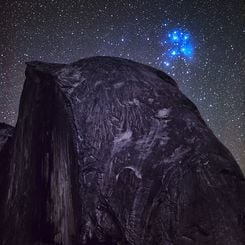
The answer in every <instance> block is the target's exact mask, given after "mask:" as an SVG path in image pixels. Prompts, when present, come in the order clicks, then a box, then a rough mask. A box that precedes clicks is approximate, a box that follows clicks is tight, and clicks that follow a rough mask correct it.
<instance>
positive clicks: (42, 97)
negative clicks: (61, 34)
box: [0, 57, 245, 245]
mask: <svg viewBox="0 0 245 245" xmlns="http://www.w3.org/2000/svg"><path fill="white" fill-rule="evenodd" d="M0 126H1V129H0V164H1V169H2V166H4V168H3V169H4V172H1V181H0V189H1V190H2V193H3V198H2V199H1V202H0V210H1V217H2V218H1V226H0V228H1V230H0V244H1V245H16V244H25V245H50V244H55V245H58V244H59V245H77V244H87V245H88V244H95V245H96V244H107V245H110V244H111V245H112V244H114V245H126V244H127V245H156V244H159V245H160V244H161V245H194V244H195V245H204V244H205V245H243V244H245V233H244V231H245V181H244V176H243V174H242V173H241V170H240V168H239V166H238V164H237V163H236V161H235V160H234V158H233V156H232V155H231V153H230V152H229V151H228V150H227V149H226V148H225V147H224V146H223V145H222V144H221V143H220V142H219V140H218V139H217V138H216V137H215V135H214V134H213V133H212V131H211V130H210V129H209V128H208V127H207V125H206V124H205V122H204V120H203V119H202V117H201V116H200V114H199V112H198V109H197V108H196V106H195V105H194V104H193V103H192V102H191V101H190V100H189V99H188V98H187V97H186V96H184V95H183V94H182V93H181V91H180V90H179V88H178V86H177V84H176V82H175V81H174V80H173V79H172V78H170V77H169V76H167V75H166V74H165V73H163V72H162V71H159V70H156V69H154V68H152V67H149V66H145V65H142V64H139V63H136V62H133V61H129V60H125V59H119V58H112V57H93V58H87V59H82V60H79V61H77V62H75V63H72V64H48V63H42V62H29V63H27V68H26V81H25V84H24V89H23V93H22V97H21V102H20V109H19V117H18V121H17V125H16V127H15V129H14V133H12V131H13V129H11V128H8V130H9V131H8V130H7V131H6V130H5V131H4V127H2V125H0ZM1 130H3V131H1ZM1 132H3V134H1ZM2 135H3V137H2ZM4 193H5V194H4Z"/></svg>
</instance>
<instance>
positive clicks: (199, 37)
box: [0, 0, 245, 171]
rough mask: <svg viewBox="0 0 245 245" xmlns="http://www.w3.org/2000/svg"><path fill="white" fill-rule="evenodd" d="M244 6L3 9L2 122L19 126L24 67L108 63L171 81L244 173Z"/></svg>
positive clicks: (88, 2) (54, 0) (96, 4)
mask: <svg viewBox="0 0 245 245" xmlns="http://www.w3.org/2000/svg"><path fill="white" fill-rule="evenodd" d="M244 5H245V2H244V1H243V0H232V1H231V0H193V1H192V0H158V1H156V0H148V1H147V0H131V1H130V0H97V1H96V0H83V1H82V0H80V1H79V0H77V1H75V0H72V1H68V0H67V1H65V0H38V1H34V0H26V1H24V0H18V1H14V0H12V1H11V0H6V1H0V13H1V17H0V32H1V37H0V121H3V122H6V123H9V124H12V125H15V122H16V118H17V115H18V106H19V98H20V94H21V91H22V86H23V82H24V78H25V77H24V70H25V62H26V61H30V60H41V61H46V62H59V63H70V62H73V61H76V60H78V59H81V58H84V57H88V56H95V55H109V56H119V57H123V58H128V59H132V60H135V61H138V62H141V63H144V64H148V65H151V66H154V67H156V68H158V69H161V70H163V71H165V72H166V73H168V74H169V75H171V76H172V77H173V78H174V79H175V80H176V81H177V83H178V84H179V87H180V88H181V90H182V91H183V93H184V94H186V95H187V96H188V97H189V98H190V99H191V100H192V101H193V102H194V103H195V104H196V105H197V106H198V108H199V110H200V112H201V114H202V116H203V118H204V119H205V121H206V122H207V124H208V125H209V127H210V128H211V129H212V130H213V131H214V133H215V134H216V136H217V137H218V138H219V139H220V140H221V141H222V142H223V143H224V144H225V145H226V146H227V147H228V148H229V149H230V151H231V152H232V153H233V155H234V156H235V158H236V160H237V161H238V163H239V164H240V165H241V166H242V168H243V170H244V171H245V6H244Z"/></svg>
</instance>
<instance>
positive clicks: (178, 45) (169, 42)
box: [162, 29, 194, 68]
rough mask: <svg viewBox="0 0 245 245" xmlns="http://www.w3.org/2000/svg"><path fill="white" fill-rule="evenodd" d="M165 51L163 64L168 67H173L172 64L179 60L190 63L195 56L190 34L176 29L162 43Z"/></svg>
mask: <svg viewBox="0 0 245 245" xmlns="http://www.w3.org/2000/svg"><path fill="white" fill-rule="evenodd" d="M162 46H163V49H164V53H163V59H164V61H163V64H164V65H165V66H166V67H173V68H174V66H171V64H174V62H175V61H176V60H178V59H181V60H183V61H184V62H185V63H188V62H190V61H191V60H192V58H193V55H194V46H193V41H192V37H191V35H190V33H189V32H188V31H186V30H182V29H175V30H173V31H171V32H169V33H168V34H167V35H166V37H165V39H164V40H163V42H162Z"/></svg>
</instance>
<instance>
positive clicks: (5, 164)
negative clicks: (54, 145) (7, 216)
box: [0, 123, 14, 241]
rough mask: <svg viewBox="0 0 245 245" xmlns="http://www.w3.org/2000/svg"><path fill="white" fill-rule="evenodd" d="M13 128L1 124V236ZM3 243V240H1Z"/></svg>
mask: <svg viewBox="0 0 245 245" xmlns="http://www.w3.org/2000/svg"><path fill="white" fill-rule="evenodd" d="M13 129H14V128H13V127H12V126H10V125H7V124H5V123H0V193H1V198H0V234H1V230H2V224H3V222H2V220H3V215H4V210H3V207H4V202H5V201H6V195H7V188H6V187H7V186H8V181H9V174H10V173H9V171H10V169H9V167H10V156H11V152H10V145H11V138H12V135H13ZM0 241H1V240H0Z"/></svg>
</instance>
